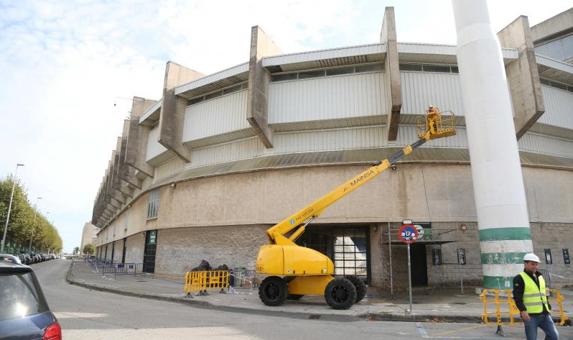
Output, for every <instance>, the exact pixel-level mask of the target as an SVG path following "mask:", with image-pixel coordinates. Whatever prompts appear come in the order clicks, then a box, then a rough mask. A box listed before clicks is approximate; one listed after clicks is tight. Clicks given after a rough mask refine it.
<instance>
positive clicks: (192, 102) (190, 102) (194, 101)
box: [189, 96, 205, 105]
mask: <svg viewBox="0 0 573 340" xmlns="http://www.w3.org/2000/svg"><path fill="white" fill-rule="evenodd" d="M203 100H205V98H204V97H202V96H201V97H197V98H193V99H191V100H190V101H189V105H193V104H197V103H200V102H202V101H203Z"/></svg>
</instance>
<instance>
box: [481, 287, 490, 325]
mask: <svg viewBox="0 0 573 340" xmlns="http://www.w3.org/2000/svg"><path fill="white" fill-rule="evenodd" d="M480 299H481V301H482V302H483V313H482V315H481V320H482V321H483V323H485V324H487V323H489V319H488V315H487V289H484V290H483V291H482V292H481V294H480Z"/></svg>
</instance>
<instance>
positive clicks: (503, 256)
mask: <svg viewBox="0 0 573 340" xmlns="http://www.w3.org/2000/svg"><path fill="white" fill-rule="evenodd" d="M525 254H527V253H482V254H481V263H482V264H516V263H523V257H524V256H525Z"/></svg>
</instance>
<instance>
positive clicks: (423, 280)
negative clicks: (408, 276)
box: [410, 243, 428, 287]
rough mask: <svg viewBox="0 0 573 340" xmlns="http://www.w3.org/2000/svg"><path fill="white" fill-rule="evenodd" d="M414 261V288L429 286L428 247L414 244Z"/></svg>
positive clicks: (412, 253) (411, 249) (411, 256)
mask: <svg viewBox="0 0 573 340" xmlns="http://www.w3.org/2000/svg"><path fill="white" fill-rule="evenodd" d="M410 258H411V260H412V286H414V287H426V286H428V266H427V262H426V245H425V244H421V243H418V244H416V243H414V244H412V245H411V246H410Z"/></svg>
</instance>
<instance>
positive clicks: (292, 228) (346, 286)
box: [257, 106, 456, 309]
mask: <svg viewBox="0 0 573 340" xmlns="http://www.w3.org/2000/svg"><path fill="white" fill-rule="evenodd" d="M418 125H419V126H418V129H419V130H420V132H419V133H418V138H419V139H418V140H417V141H416V142H414V143H413V144H410V145H407V146H406V147H404V148H402V149H401V150H399V151H397V152H395V153H394V154H392V155H391V156H390V157H388V158H387V159H384V160H383V161H381V162H378V163H377V164H375V165H373V166H372V167H370V168H369V169H367V170H366V171H364V172H362V173H361V174H359V175H357V176H355V177H354V178H352V179H350V180H348V181H347V182H345V183H344V184H342V185H340V186H338V187H337V188H335V189H334V190H332V191H331V192H329V193H328V194H326V195H324V196H322V197H321V198H319V199H317V200H316V201H314V202H312V203H311V204H309V205H308V206H306V207H304V208H303V209H301V210H300V211H298V212H296V213H294V214H292V215H291V216H289V217H287V218H285V219H284V220H282V221H281V222H279V223H277V224H276V225H274V226H273V227H271V228H269V229H268V230H267V236H268V237H269V241H270V242H269V243H270V244H267V245H263V246H261V248H260V249H259V254H258V256H257V272H258V273H261V274H266V275H271V276H268V277H266V278H265V279H264V280H263V282H262V283H261V285H260V287H259V297H260V298H261V300H262V301H263V303H265V304H266V305H269V306H278V305H281V304H283V303H284V301H285V300H286V299H287V297H288V298H293V299H298V298H300V297H302V296H303V295H322V294H324V297H325V299H326V302H327V303H328V304H329V305H330V306H331V307H332V308H335V309H348V308H350V307H351V306H352V304H353V303H355V302H358V301H360V300H361V299H362V298H363V297H364V295H365V294H366V287H365V285H364V283H363V282H362V281H361V280H360V279H358V278H357V277H355V276H349V277H346V278H334V277H333V276H332V275H333V273H334V264H333V262H332V260H330V258H328V257H327V256H326V255H324V254H322V253H320V252H318V251H316V250H314V249H310V248H306V247H302V246H299V245H297V244H296V243H295V241H296V240H297V238H298V237H300V236H301V235H302V234H303V233H304V231H305V228H306V226H307V225H308V224H309V223H310V222H311V221H312V220H313V219H315V218H317V217H318V216H320V215H321V214H322V213H323V212H324V210H325V209H326V208H328V207H329V206H331V205H332V204H333V203H334V202H336V201H338V200H339V199H341V198H343V197H344V196H346V195H348V194H349V193H351V192H352V191H354V190H356V189H357V188H359V187H360V186H362V185H364V184H366V183H367V182H368V181H370V180H372V179H373V178H375V177H376V176H378V175H379V174H381V173H382V172H384V171H385V170H386V169H388V168H389V167H390V166H391V165H392V164H394V163H396V162H397V161H398V160H400V159H402V158H403V157H404V156H407V155H409V154H411V153H412V152H413V151H414V150H415V149H416V148H418V147H420V146H422V145H423V144H424V143H426V142H427V141H429V140H432V139H437V138H442V137H447V136H452V135H455V134H456V131H455V128H454V117H453V115H452V116H450V117H448V118H447V119H446V118H443V117H442V114H441V112H440V111H439V110H438V109H437V108H436V107H434V106H430V107H429V109H428V110H427V112H426V117H425V119H424V120H423V121H422V122H420V123H419V124H418Z"/></svg>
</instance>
